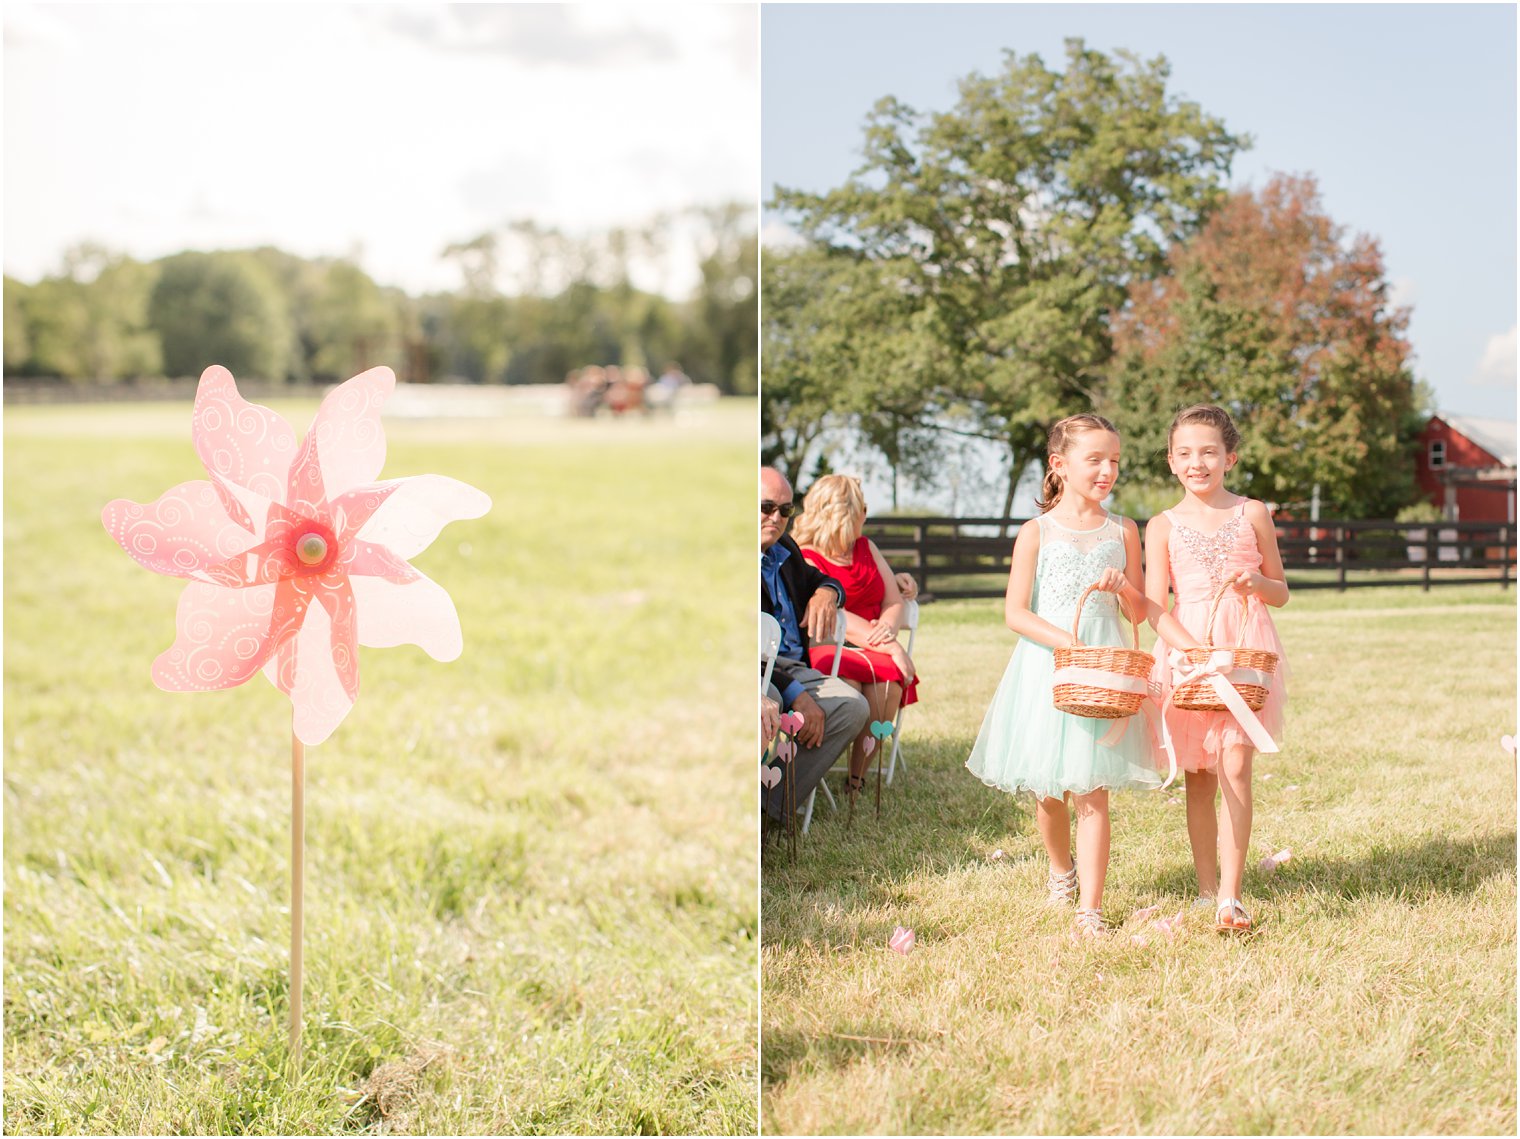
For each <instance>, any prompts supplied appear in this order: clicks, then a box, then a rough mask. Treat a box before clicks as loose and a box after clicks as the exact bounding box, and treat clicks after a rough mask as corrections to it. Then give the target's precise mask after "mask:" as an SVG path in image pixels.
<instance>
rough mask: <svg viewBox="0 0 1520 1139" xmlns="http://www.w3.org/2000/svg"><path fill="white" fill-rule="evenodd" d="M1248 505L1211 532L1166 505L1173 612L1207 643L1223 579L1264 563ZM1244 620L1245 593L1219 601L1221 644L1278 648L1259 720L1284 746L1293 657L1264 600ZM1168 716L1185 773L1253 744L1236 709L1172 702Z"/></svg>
mask: <svg viewBox="0 0 1520 1139" xmlns="http://www.w3.org/2000/svg"><path fill="white" fill-rule="evenodd" d="M1245 508H1246V504H1245V502H1241V503H1240V504H1239V505H1238V506H1237V507H1236V508H1235V509H1234V511H1232V512H1231V514H1230V517H1229V518H1228V519H1227V520H1226V521H1225V523H1224V525H1223V526H1220V527H1219V528H1218V529H1217V530H1215V531H1213V532H1212V533H1210V532H1208V531H1205V530H1197V529H1194V528H1193V527H1192V526H1189V525H1188V524H1187V523H1185V522H1181V521H1179V520H1178V519H1177V517H1176V516H1175V515H1174V514H1173V513H1172V512H1171V511H1170V510H1168V511H1166V516H1167V518H1168V519H1169V520H1170V521H1171V523H1172V532H1171V535H1170V536H1169V537H1168V539H1167V544H1166V545H1167V562H1168V570H1169V572H1170V574H1171V582H1172V592H1173V593H1174V594H1175V595H1176V598H1177V601H1176V604H1175V605H1174V606H1173V608H1172V616H1174V617H1176V618H1177V620H1178V621H1180V622H1181V623H1182V626H1183V628H1185V629H1187V631H1188V632H1190V633H1192V634H1193V636H1195V637H1197V638H1198V639H1199V640H1200V641H1201V640H1203V639H1204V633H1205V629H1204V626H1205V624H1206V623H1207V621H1208V618H1209V606H1210V605H1211V604H1212V603H1213V600H1214V594H1215V593H1216V592H1217V591H1218V589H1219V584H1220V583H1221V582H1222V581H1224V580H1225V579H1226V578H1228V577H1233V576H1234V575H1235V574H1237V573H1239V572H1240V571H1241V570H1243V569H1248V570H1260V569H1261V549H1260V547H1258V546H1257V544H1256V531H1255V530H1254V529H1253V528H1252V526H1251V523H1250V522H1249V521H1248V520H1247V519H1246V517H1245ZM1241 621H1242V618H1241V610H1240V600H1239V596H1238V595H1237V594H1234V593H1228V594H1226V595H1225V597H1224V599H1223V600H1222V601H1221V602H1220V603H1219V614H1218V616H1216V617H1215V618H1214V632H1213V641H1214V644H1215V645H1217V646H1218V647H1220V648H1234V647H1235V645H1236V643H1237V642H1236V637H1237V636H1239V637H1240V641H1239V643H1240V644H1241V645H1243V646H1244V647H1246V648H1253V649H1269V650H1271V651H1272V652H1274V653H1276V654H1277V672H1276V673H1275V674H1274V675H1273V677H1272V687H1271V688H1270V689H1269V690H1268V692H1267V701H1266V704H1265V705H1263V706H1262V709H1261V711H1259V712H1257V713H1256V718H1257V719H1259V720H1260V721H1261V723H1262V726H1264V727H1265V728H1266V729H1267V732H1268V734H1269V735H1271V737H1272V738H1273V739H1274V740H1276V741H1277V742H1278V743H1279V744H1280V743H1282V730H1283V706H1284V704H1285V703H1286V702H1287V692H1288V659H1287V656H1286V654H1284V652H1283V646H1282V641H1281V640H1280V639H1279V638H1278V635H1277V627H1276V626H1275V625H1273V624H1272V616H1271V614H1270V613H1269V612H1268V609H1267V605H1266V603H1265V602H1263V601H1262V599H1261V598H1259V597H1254V596H1253V597H1251V598H1249V599H1248V600H1247V602H1246V612H1245V617H1244V624H1245V628H1244V631H1243V633H1242V629H1241ZM1167 652H1168V647H1167V644H1166V642H1165V641H1162V640H1159V639H1158V640H1157V641H1156V660H1157V665H1156V673H1155V675H1156V677H1157V679H1159V680H1160V682H1161V685H1162V688H1163V692H1164V693H1165V694H1166V695H1170V694H1171V669H1170V668H1169V667H1167V665H1166V654H1167ZM1166 722H1167V726H1168V727H1169V728H1170V729H1171V733H1172V742H1173V743H1174V744H1175V745H1176V748H1177V765H1178V766H1179V767H1181V768H1182V769H1183V770H1184V771H1212V770H1214V768H1215V767H1216V765H1217V764H1218V763H1219V757H1220V756H1221V755H1222V754H1223V753H1224V750H1225V749H1226V748H1228V747H1232V746H1234V745H1236V744H1246V745H1249V744H1250V743H1251V741H1250V738H1249V737H1247V735H1246V733H1245V731H1244V730H1243V729H1242V728H1241V726H1240V725H1239V724H1238V723H1237V722H1236V720H1235V717H1234V716H1233V715H1232V714H1231V713H1229V712H1184V711H1182V710H1181V709H1179V708H1172V707H1167V708H1166Z"/></svg>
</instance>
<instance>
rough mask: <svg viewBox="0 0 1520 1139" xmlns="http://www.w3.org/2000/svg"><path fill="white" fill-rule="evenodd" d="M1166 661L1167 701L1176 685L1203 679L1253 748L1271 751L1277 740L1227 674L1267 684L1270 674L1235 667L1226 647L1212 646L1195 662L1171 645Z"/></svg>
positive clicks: (1171, 697) (1248, 682) (1170, 699)
mask: <svg viewBox="0 0 1520 1139" xmlns="http://www.w3.org/2000/svg"><path fill="white" fill-rule="evenodd" d="M1167 662H1168V663H1169V664H1170V665H1171V668H1172V694H1171V696H1169V697H1167V703H1171V702H1172V700H1173V699H1174V698H1175V697H1176V694H1177V689H1178V688H1180V687H1182V685H1184V684H1187V683H1188V682H1190V681H1193V680H1207V681H1208V682H1209V687H1211V688H1212V689H1213V690H1214V692H1215V693H1216V694H1217V695H1218V696H1219V699H1220V700H1221V701H1222V702H1223V704H1224V706H1225V707H1226V708H1228V709H1229V710H1230V713H1231V715H1233V716H1234V717H1235V720H1236V722H1237V723H1239V724H1240V727H1241V730H1242V731H1244V732H1245V734H1246V735H1247V736H1249V737H1250V740H1251V743H1252V744H1254V745H1255V747H1256V750H1257V751H1259V752H1261V753H1263V754H1264V755H1271V754H1273V753H1275V752H1276V751H1277V750H1278V747H1277V742H1276V741H1275V740H1273V739H1272V737H1271V736H1270V735H1269V734H1268V733H1267V729H1266V728H1265V727H1263V726H1262V723H1261V721H1260V720H1258V719H1257V718H1256V713H1254V712H1252V711H1251V709H1250V707H1249V706H1248V705H1247V704H1246V702H1245V700H1244V699H1242V698H1241V695H1240V693H1239V692H1237V691H1235V686H1234V685H1233V684H1231V683H1230V681H1229V680H1228V679H1226V678H1227V677H1238V678H1239V679H1240V680H1241V681H1242V682H1243V683H1247V684H1259V685H1262V686H1264V687H1265V686H1266V685H1269V684H1270V683H1271V678H1270V677H1267V676H1263V674H1261V673H1259V672H1257V671H1256V670H1255V669H1237V668H1235V667H1234V665H1235V654H1234V653H1232V652H1231V651H1230V650H1229V649H1215V650H1213V651H1212V652H1211V653H1209V657H1208V660H1206V661H1203V662H1201V663H1199V664H1193V663H1192V662H1191V661H1189V660H1188V658H1187V654H1186V653H1184V652H1182V651H1180V650H1178V649H1173V650H1172V652H1171V654H1170V656H1168V658H1167Z"/></svg>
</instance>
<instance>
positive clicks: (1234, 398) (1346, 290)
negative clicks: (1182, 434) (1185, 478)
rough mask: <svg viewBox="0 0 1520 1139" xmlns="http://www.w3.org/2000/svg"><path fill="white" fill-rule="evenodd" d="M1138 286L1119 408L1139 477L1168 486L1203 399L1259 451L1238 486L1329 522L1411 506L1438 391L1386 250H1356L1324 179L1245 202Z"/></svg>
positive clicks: (1115, 387) (1274, 185)
mask: <svg viewBox="0 0 1520 1139" xmlns="http://www.w3.org/2000/svg"><path fill="white" fill-rule="evenodd" d="M1168 262H1169V272H1167V273H1166V274H1164V275H1162V276H1160V277H1157V278H1154V279H1151V280H1137V281H1135V282H1134V283H1133V284H1132V285H1131V287H1130V290H1129V297H1128V302H1127V303H1126V305H1125V306H1124V308H1123V309H1122V310H1121V311H1120V312H1119V313H1117V314H1116V315H1115V318H1114V321H1113V334H1114V347H1115V358H1114V368H1113V374H1112V377H1111V382H1110V383H1109V385H1108V386H1107V390H1106V392H1105V399H1104V401H1103V402H1104V405H1105V407H1106V409H1107V410H1108V411H1109V412H1110V413H1111V414H1112V416H1113V417H1114V418H1115V420H1116V422H1118V423H1119V425H1120V426H1121V428H1122V429H1123V430H1124V432H1125V440H1126V448H1125V449H1126V452H1127V454H1126V458H1127V459H1129V460H1130V461H1131V463H1133V464H1135V465H1136V466H1138V467H1139V468H1140V469H1139V470H1137V471H1136V472H1135V474H1136V475H1137V476H1139V477H1140V478H1142V479H1143V478H1145V477H1147V476H1149V477H1150V478H1152V479H1154V480H1155V481H1157V482H1167V481H1169V476H1168V474H1167V471H1166V463H1165V451H1166V428H1167V425H1168V424H1169V423H1170V422H1171V418H1172V414H1173V412H1174V411H1175V410H1176V409H1177V408H1178V407H1181V406H1184V405H1186V404H1190V403H1198V402H1210V403H1217V404H1219V405H1220V406H1222V407H1225V408H1227V409H1228V410H1229V411H1230V413H1231V414H1232V415H1233V416H1234V417H1235V420H1236V422H1237V423H1238V424H1239V426H1240V430H1241V435H1242V436H1243V438H1244V442H1243V444H1242V446H1241V456H1240V464H1239V466H1237V468H1236V471H1235V474H1234V475H1233V476H1232V487H1233V489H1235V490H1237V491H1239V492H1240V493H1242V494H1249V495H1251V496H1252V497H1254V498H1261V499H1265V500H1269V501H1275V502H1290V503H1299V502H1306V501H1307V500H1308V499H1309V497H1310V495H1311V493H1312V491H1313V488H1314V486H1315V484H1316V483H1317V484H1319V486H1320V497H1321V500H1322V502H1323V503H1324V504H1325V505H1324V508H1323V509H1324V511H1325V512H1326V513H1327V514H1330V515H1333V516H1339V517H1352V518H1355V517H1379V516H1382V517H1391V516H1392V515H1393V513H1394V512H1395V511H1397V510H1398V508H1399V507H1400V506H1403V505H1405V504H1406V503H1407V502H1409V501H1411V499H1412V496H1413V493H1414V489H1413V477H1414V468H1413V463H1412V461H1411V455H1412V447H1413V440H1414V436H1415V434H1416V433H1417V432H1418V430H1419V426H1420V423H1421V422H1422V414H1421V413H1422V412H1423V411H1424V405H1425V404H1426V403H1427V402H1428V395H1427V394H1426V392H1425V391H1423V390H1422V385H1420V384H1417V382H1416V381H1415V378H1414V376H1413V373H1412V371H1411V369H1410V356H1411V353H1412V348H1411V346H1410V343H1409V341H1408V340H1407V339H1406V338H1405V335H1404V333H1405V329H1406V328H1407V326H1408V322H1409V310H1408V309H1407V308H1402V307H1398V306H1395V305H1393V304H1392V303H1391V302H1390V300H1389V296H1388V283H1387V281H1386V280H1385V279H1384V270H1383V257H1382V252H1381V250H1380V248H1379V246H1378V243H1377V241H1376V240H1375V239H1374V238H1372V237H1369V236H1368V235H1366V234H1358V235H1356V236H1355V237H1354V238H1351V239H1350V240H1347V236H1346V231H1345V229H1344V227H1342V226H1338V225H1336V224H1335V223H1334V222H1333V221H1332V220H1331V218H1330V217H1329V216H1328V215H1327V214H1326V213H1325V212H1324V209H1323V207H1322V205H1321V202H1320V198H1319V190H1318V186H1317V185H1316V183H1315V181H1314V179H1313V178H1312V177H1293V176H1288V175H1278V176H1276V177H1274V178H1273V179H1272V180H1271V181H1270V182H1269V183H1268V184H1267V185H1266V187H1265V188H1263V189H1262V190H1261V191H1259V192H1253V191H1250V190H1246V191H1241V192H1237V193H1235V194H1233V195H1232V196H1231V198H1230V200H1229V201H1228V202H1227V203H1226V204H1225V206H1224V207H1223V208H1222V209H1221V210H1219V211H1218V212H1217V213H1216V214H1214V215H1213V216H1212V217H1211V218H1210V219H1209V221H1208V222H1207V224H1205V225H1204V227H1203V228H1202V229H1201V230H1200V231H1199V233H1198V234H1197V235H1196V236H1195V237H1193V238H1192V239H1190V240H1189V241H1187V242H1185V243H1181V244H1178V245H1175V246H1173V247H1172V249H1171V250H1170V251H1169V254H1168Z"/></svg>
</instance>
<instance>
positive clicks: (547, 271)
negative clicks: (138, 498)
mask: <svg viewBox="0 0 1520 1139" xmlns="http://www.w3.org/2000/svg"><path fill="white" fill-rule="evenodd" d="M673 249H674V250H676V251H677V252H678V253H679V252H681V251H682V250H685V249H689V250H690V251H691V254H692V256H693V257H694V258H695V259H696V261H697V264H698V268H699V270H700V282H699V283H698V285H697V286H696V288H695V290H694V291H693V292H692V294H691V295H690V296H689V297H688V298H687V299H685V300H673V299H671V298H670V297H668V296H665V295H663V294H662V293H659V292H651V291H647V290H645V289H641V288H639V287H637V286H635V285H634V284H633V276H634V270H633V266H634V264H635V263H636V262H639V261H641V260H642V261H646V262H649V261H658V260H659V259H660V258H661V257H663V256H664V255H666V254H667V253H669V252H670V251H671V250H673ZM443 256H444V257H446V258H449V259H450V260H452V261H454V262H455V263H456V264H458V266H459V268H460V270H461V272H462V274H463V285H462V287H461V288H460V289H459V290H457V291H455V292H449V293H428V294H424V295H422V296H416V297H414V296H410V295H408V294H407V293H406V292H405V291H403V290H401V289H397V288H391V287H386V286H382V285H380V284H378V283H377V282H375V281H374V280H373V279H371V278H370V277H369V275H368V274H366V273H365V272H364V270H363V269H361V268H359V266H358V265H357V264H355V263H354V262H353V261H351V260H347V259H342V258H331V259H329V258H317V259H307V258H302V257H297V256H295V255H293V254H290V253H286V252H283V251H281V250H279V249H274V248H269V247H265V248H260V249H249V250H229V251H217V252H196V251H186V252H183V253H176V254H173V255H172V256H168V257H164V258H161V259H159V260H156V261H148V262H143V261H136V260H134V259H132V258H131V257H127V256H125V255H122V254H120V253H116V252H113V251H112V250H109V249H107V248H105V247H103V246H100V245H95V244H84V245H80V246H77V247H75V248H73V249H70V250H69V251H68V252H67V253H66V254H65V256H64V259H63V265H62V267H61V271H60V272H59V273H57V274H56V275H53V276H49V277H45V278H43V279H42V280H41V281H38V282H37V283H35V284H26V283H24V282H22V281H18V280H15V279H13V278H11V277H6V278H5V326H4V327H5V374H6V375H7V376H18V377H35V378H56V379H58V380H59V381H65V382H66V381H83V382H105V383H110V382H116V381H122V380H133V379H141V378H148V377H158V376H171V377H175V376H197V375H199V374H200V372H201V371H202V369H204V368H205V367H206V366H207V365H208V364H211V363H219V364H223V365H225V366H226V367H228V368H229V369H231V371H232V373H233V374H234V375H236V376H238V377H239V378H240V379H242V378H245V377H246V378H248V379H263V380H269V381H275V382H290V383H308V382H333V381H338V380H343V379H346V378H347V377H349V376H351V375H354V374H355V373H357V372H360V371H363V370H364V369H365V368H367V367H371V366H374V365H376V364H388V365H390V366H391V367H393V368H394V369H395V370H396V372H397V374H398V375H399V376H400V377H401V378H403V379H405V380H410V381H413V382H427V381H442V380H449V381H454V382H459V381H464V382H470V383H508V384H551V383H560V382H562V381H563V380H564V379H565V376H566V374H567V373H568V372H570V371H571V370H572V369H575V368H579V367H583V366H585V365H588V364H601V365H606V364H619V365H622V366H634V365H642V366H644V367H647V368H650V369H651V370H653V371H655V372H658V371H659V370H660V369H661V368H663V367H664V366H665V365H666V364H667V363H670V362H679V364H680V365H681V367H682V369H683V370H684V371H685V372H686V373H687V374H688V375H690V376H691V377H692V378H693V379H694V380H697V381H699V382H707V383H712V384H716V385H717V386H718V388H719V389H720V390H721V391H723V392H724V393H728V394H753V393H754V392H755V391H756V388H757V380H758V369H757V363H756V350H755V345H756V339H757V315H756V311H755V307H756V306H755V291H756V288H757V283H758V274H759V264H758V261H759V248H758V241H757V237H756V232H755V216H754V210H753V209H752V208H751V207H748V206H744V205H740V204H738V203H727V204H723V205H719V206H712V207H705V208H700V209H694V210H690V211H685V212H683V213H679V214H666V215H660V216H658V217H656V218H653V219H651V220H650V221H649V222H648V223H646V224H645V225H643V226H640V227H636V228H613V229H608V230H605V231H601V232H596V233H592V234H590V235H571V234H567V233H565V232H563V231H561V230H558V229H553V228H548V227H543V226H539V225H536V224H534V223H532V222H515V223H512V224H509V225H507V226H505V227H503V228H502V229H501V230H499V231H491V232H488V233H484V234H481V235H479V236H478V237H476V238H474V239H473V240H470V241H466V242H461V243H458V244H455V245H451V246H449V247H448V248H447V249H446V250H444V251H443ZM508 262H510V264H508ZM507 277H510V283H511V285H512V286H513V287H512V288H510V289H508V288H504V286H503V281H504V278H507Z"/></svg>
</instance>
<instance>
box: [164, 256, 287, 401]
mask: <svg viewBox="0 0 1520 1139" xmlns="http://www.w3.org/2000/svg"><path fill="white" fill-rule="evenodd" d="M159 264H160V270H161V271H160V276H159V279H158V284H157V285H156V286H155V287H154V289H153V295H152V299H151V301H150V302H149V306H148V311H149V316H150V319H151V321H152V325H153V328H154V329H155V330H156V331H157V332H158V334H159V336H160V337H161V338H162V342H163V346H164V368H165V370H166V371H167V372H168V374H169V375H171V376H198V375H200V373H201V372H202V371H203V370H204V369H205V368H206V366H207V365H209V364H222V365H224V366H225V367H226V368H228V369H229V370H230V371H231V372H232V373H233V374H234V375H236V376H239V377H240V378H241V377H247V378H249V379H261V380H269V381H273V382H282V381H284V380H285V379H286V377H287V375H288V374H289V372H290V369H291V365H292V362H293V360H294V358H295V352H294V349H295V342H294V341H295V337H294V329H293V328H292V325H291V320H290V316H289V310H288V307H287V304H286V300H285V297H284V296H283V295H282V294H281V291H280V286H279V283H278V282H277V281H276V279H275V278H274V277H273V276H272V275H271V273H270V271H269V270H268V269H267V268H265V267H264V265H263V264H261V263H260V261H259V260H258V259H256V258H254V257H252V256H250V255H249V254H247V253H246V252H238V253H195V252H190V253H177V254H175V255H174V256H172V257H167V258H165V259H164V260H163V261H162V262H160V263H159Z"/></svg>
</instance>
